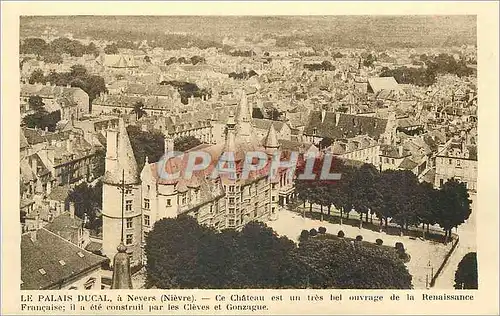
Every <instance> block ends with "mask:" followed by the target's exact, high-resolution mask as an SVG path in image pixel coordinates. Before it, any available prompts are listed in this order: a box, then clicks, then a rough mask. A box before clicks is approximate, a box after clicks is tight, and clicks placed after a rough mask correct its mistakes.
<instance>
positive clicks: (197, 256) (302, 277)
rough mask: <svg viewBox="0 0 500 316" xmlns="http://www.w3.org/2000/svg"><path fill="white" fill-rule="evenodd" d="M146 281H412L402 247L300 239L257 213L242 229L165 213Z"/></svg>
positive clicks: (256, 284) (150, 248) (151, 240)
mask: <svg viewBox="0 0 500 316" xmlns="http://www.w3.org/2000/svg"><path fill="white" fill-rule="evenodd" d="M145 251H146V256H147V262H148V264H147V266H146V272H147V277H146V284H147V287H152V286H155V287H157V288H162V289H172V288H191V289H192V288H200V289H231V288H233V289H234V288H240V289H241V288H261V289H262V288H268V289H278V288H293V289H296V288H318V289H320V288H337V289H338V288H340V289H410V288H411V287H412V285H411V279H412V277H411V275H410V274H409V273H408V270H407V268H406V267H405V265H404V263H403V261H402V260H401V259H399V258H398V256H397V253H396V251H393V250H392V249H391V250H387V249H386V248H384V247H367V246H366V245H364V244H362V243H355V244H352V243H350V242H347V241H344V240H341V239H339V240H319V239H314V238H309V239H308V240H305V241H303V242H300V244H299V247H298V248H297V245H296V244H295V243H294V242H293V241H291V240H290V239H288V238H287V237H285V236H282V237H278V235H277V234H276V232H274V231H273V230H272V229H271V228H270V227H267V226H266V224H264V223H261V222H256V221H252V222H250V223H248V224H247V225H246V226H245V227H244V228H243V229H242V230H241V231H235V230H232V229H226V230H223V231H222V232H216V231H215V229H214V228H211V227H207V226H201V225H199V224H198V223H197V221H196V220H195V219H194V218H192V217H190V216H187V215H180V216H178V217H177V218H175V219H174V218H168V219H162V220H160V221H158V222H156V223H155V225H154V227H153V230H152V231H151V232H149V234H148V236H147V237H146V246H145Z"/></svg>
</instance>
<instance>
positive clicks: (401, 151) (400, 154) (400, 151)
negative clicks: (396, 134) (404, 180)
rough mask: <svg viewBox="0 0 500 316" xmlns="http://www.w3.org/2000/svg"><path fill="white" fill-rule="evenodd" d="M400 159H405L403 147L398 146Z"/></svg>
mask: <svg viewBox="0 0 500 316" xmlns="http://www.w3.org/2000/svg"><path fill="white" fill-rule="evenodd" d="M398 153H399V157H403V145H399V146H398Z"/></svg>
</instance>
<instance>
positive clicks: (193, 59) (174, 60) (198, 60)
mask: <svg viewBox="0 0 500 316" xmlns="http://www.w3.org/2000/svg"><path fill="white" fill-rule="evenodd" d="M163 63H164V64H165V65H167V66H168V65H172V64H190V65H197V64H204V63H206V60H205V58H204V57H201V56H197V55H195V56H193V57H190V58H186V57H179V58H177V57H170V58H169V59H167V60H165V61H164V62H163Z"/></svg>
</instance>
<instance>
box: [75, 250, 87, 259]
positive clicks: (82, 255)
mask: <svg viewBox="0 0 500 316" xmlns="http://www.w3.org/2000/svg"><path fill="white" fill-rule="evenodd" d="M76 254H77V255H78V257H80V258H83V257H85V255H84V254H83V253H82V252H81V251H78V252H77V253H76Z"/></svg>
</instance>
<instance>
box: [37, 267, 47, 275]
mask: <svg viewBox="0 0 500 316" xmlns="http://www.w3.org/2000/svg"><path fill="white" fill-rule="evenodd" d="M38 272H40V274H41V275H46V274H47V272H45V270H44V269H43V268H42V269H38Z"/></svg>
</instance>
